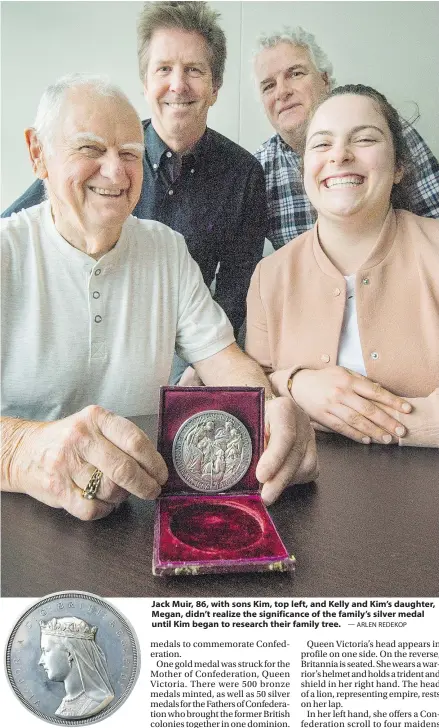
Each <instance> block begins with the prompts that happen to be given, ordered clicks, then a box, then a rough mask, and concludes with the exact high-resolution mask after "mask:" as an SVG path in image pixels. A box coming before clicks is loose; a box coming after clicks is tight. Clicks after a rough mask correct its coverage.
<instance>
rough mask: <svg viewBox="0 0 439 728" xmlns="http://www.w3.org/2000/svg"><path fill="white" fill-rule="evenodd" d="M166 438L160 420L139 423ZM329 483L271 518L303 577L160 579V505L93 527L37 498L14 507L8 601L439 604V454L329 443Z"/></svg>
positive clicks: (323, 480)
mask: <svg viewBox="0 0 439 728" xmlns="http://www.w3.org/2000/svg"><path fill="white" fill-rule="evenodd" d="M135 421H136V422H137V423H138V424H140V425H141V426H142V427H143V428H144V429H145V430H146V431H147V432H148V434H149V435H150V436H152V437H154V436H155V429H156V418H151V417H149V418H146V417H145V418H137V419H136V420H135ZM318 448H319V455H320V476H319V478H318V481H317V483H311V484H308V485H301V486H295V487H291V488H289V489H288V490H287V491H286V492H285V493H284V494H283V495H282V497H281V498H280V499H279V501H278V502H277V503H275V504H274V505H273V506H272V507H271V508H270V512H271V515H272V517H273V519H274V522H275V523H276V526H277V528H278V530H279V532H280V534H281V536H282V538H283V540H284V542H285V544H286V546H287V548H288V550H289V552H290V553H294V554H295V556H296V558H297V568H296V572H295V573H293V574H282V573H266V574H265V573H264V574H230V575H224V576H214V575H209V576H198V577H172V578H160V577H154V576H152V573H151V559H152V541H153V524H154V504H153V503H151V502H144V501H140V500H137V499H135V498H134V497H132V498H130V499H129V500H128V501H127V503H126V504H125V505H124V506H122V508H121V509H120V510H119V512H118V513H115V514H113V515H111V516H109V517H108V518H105V519H103V520H101V521H95V522H81V521H78V520H77V519H75V518H73V516H70V515H69V514H66V513H65V512H63V511H60V510H55V509H52V508H49V507H48V506H45V505H43V504H42V503H39V502H37V501H35V500H33V499H31V498H29V497H28V496H23V495H19V494H12V493H5V494H3V498H2V547H3V548H2V595H3V596H5V597H24V596H26V597H28V596H32V597H40V596H43V595H45V594H49V593H51V592H55V591H62V590H69V589H79V590H83V591H89V592H93V593H96V594H99V595H101V596H104V597H105V596H110V597H116V596H117V597H168V596H172V597H178V596H187V597H190V596H194V597H201V596H203V597H204V596H206V597H208V596H212V597H215V596H219V595H220V596H229V597H230V596H236V597H245V596H257V597H264V596H265V597H276V596H279V597H280V596H289V597H296V596H298V597H313V596H315V597H325V596H332V597H337V596H346V597H350V596H357V597H362V596H364V597H366V596H368V597H385V596H396V597H415V596H418V597H433V596H436V597H437V596H439V576H438V564H439V451H438V450H429V449H424V448H398V447H395V446H390V447H385V446H383V447H381V446H361V445H357V444H355V443H353V442H351V441H349V440H345V439H343V438H341V437H337V436H335V435H334V436H331V435H321V436H319V443H318Z"/></svg>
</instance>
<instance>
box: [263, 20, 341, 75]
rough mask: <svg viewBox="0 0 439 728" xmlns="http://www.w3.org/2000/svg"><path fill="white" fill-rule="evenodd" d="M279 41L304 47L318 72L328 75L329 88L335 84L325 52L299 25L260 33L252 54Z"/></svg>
mask: <svg viewBox="0 0 439 728" xmlns="http://www.w3.org/2000/svg"><path fill="white" fill-rule="evenodd" d="M279 43H291V45H295V46H300V47H301V48H306V50H307V51H308V53H309V55H310V58H311V60H312V62H313V63H314V65H315V67H316V68H317V70H318V72H319V73H326V74H327V76H328V82H329V90H332V89H333V88H334V86H336V83H337V82H336V80H335V77H334V75H333V72H334V69H333V66H332V63H331V61H330V60H329V58H328V56H327V55H326V53H325V52H324V51H323V50H322V49H321V48H320V46H319V45H318V44H317V42H316V40H315V36H314V35H313V34H312V33H308V32H307V31H306V30H304V29H303V28H302V27H301V26H300V25H298V26H297V27H296V28H290V27H289V26H285V27H284V28H283V29H282V30H281V31H279V32H277V33H273V34H271V35H265V34H263V35H261V36H260V37H259V38H258V41H257V48H256V50H255V52H254V56H257V55H258V54H259V53H260V52H261V51H262V50H264V49H265V48H275V47H276V46H277V45H278V44H279Z"/></svg>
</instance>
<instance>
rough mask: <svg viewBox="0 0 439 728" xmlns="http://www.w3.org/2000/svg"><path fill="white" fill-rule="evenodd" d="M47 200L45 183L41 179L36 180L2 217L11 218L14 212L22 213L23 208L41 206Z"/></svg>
mask: <svg viewBox="0 0 439 728" xmlns="http://www.w3.org/2000/svg"><path fill="white" fill-rule="evenodd" d="M45 199H46V190H45V187H44V183H43V181H42V180H41V179H37V180H35V182H34V183H33V184H31V186H30V187H28V189H27V190H26V192H23V194H22V195H21V197H18V198H17V199H16V200H15V202H13V203H12V205H10V206H9V207H8V208H7V210H5V211H4V212H2V214H1V216H2V217H11V215H12V214H13V213H14V212H20V210H23V208H27V207H33V206H34V205H39V204H40V202H43V201H44V200H45Z"/></svg>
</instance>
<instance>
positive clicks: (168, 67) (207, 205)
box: [2, 2, 267, 381]
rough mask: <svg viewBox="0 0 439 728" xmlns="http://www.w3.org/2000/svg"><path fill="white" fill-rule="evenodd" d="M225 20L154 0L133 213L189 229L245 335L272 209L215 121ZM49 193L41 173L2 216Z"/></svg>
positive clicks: (144, 31) (145, 15)
mask: <svg viewBox="0 0 439 728" xmlns="http://www.w3.org/2000/svg"><path fill="white" fill-rule="evenodd" d="M218 17H219V16H218V13H215V12H214V11H213V10H211V9H210V8H209V7H208V6H207V3H204V2H184V3H183V2H153V3H145V6H144V9H143V11H142V13H141V15H140V18H139V22H138V55H139V70H140V77H141V79H142V83H143V85H144V90H145V97H146V100H147V101H148V104H149V106H150V109H151V119H150V120H147V121H145V122H143V126H144V134H145V136H144V138H145V151H146V153H145V160H144V177H143V188H142V194H141V197H140V200H139V202H138V204H137V206H136V208H135V209H134V212H133V214H134V215H136V216H137V217H139V218H150V219H154V220H159V221H160V222H163V223H165V224H166V225H169V227H171V228H173V229H174V230H177V231H178V232H180V233H182V234H183V235H184V237H185V240H186V243H187V245H188V248H189V251H190V253H191V255H192V257H193V258H194V259H195V260H196V261H197V263H198V264H199V266H200V269H201V272H202V274H203V278H204V281H205V283H206V284H207V285H208V286H210V285H211V284H212V282H213V281H214V280H215V294H214V298H215V300H216V301H217V302H218V303H219V304H220V306H222V308H223V309H224V310H225V312H226V314H227V316H228V317H229V319H230V321H231V323H232V325H233V328H234V331H235V335H237V333H238V331H239V328H240V326H241V324H242V323H243V320H244V317H245V298H246V294H247V289H248V286H249V283H250V277H251V274H252V272H253V270H254V268H255V266H256V263H257V262H258V260H259V259H260V258H261V257H262V250H263V245H264V239H265V235H266V232H267V213H266V199H265V182H264V175H263V171H262V167H261V165H260V164H259V162H258V161H257V160H255V158H254V157H253V155H251V154H250V153H249V152H247V151H246V150H244V149H243V148H242V147H240V146H238V145H237V144H235V143H234V142H232V141H230V140H229V139H227V138H226V137H224V136H222V135H221V134H219V133H218V132H216V131H213V130H212V129H208V128H206V122H207V114H208V110H209V108H210V106H212V105H213V104H214V103H215V101H216V98H217V94H218V90H219V88H220V87H221V84H222V80H223V72H224V64H225V59H226V39H225V35H224V32H223V31H222V29H221V28H220V27H219V26H218V23H217V19H218ZM43 197H44V186H43V183H42V181H41V180H37V181H36V182H35V183H34V184H33V185H32V186H31V187H30V188H29V189H28V190H27V191H26V192H25V193H24V195H22V196H21V197H20V198H19V199H18V200H16V201H15V202H14V203H13V205H11V207H9V208H8V210H6V211H5V212H4V213H3V215H2V217H8V216H10V215H11V214H12V213H13V212H17V211H19V210H21V209H22V208H23V207H30V206H32V205H36V204H38V203H39V202H41V201H42V199H43ZM218 266H219V269H218V272H217V268H218ZM215 274H216V278H215ZM173 379H174V381H176V380H177V379H178V375H176V374H175V373H174V377H173Z"/></svg>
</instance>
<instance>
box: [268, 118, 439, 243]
mask: <svg viewBox="0 0 439 728" xmlns="http://www.w3.org/2000/svg"><path fill="white" fill-rule="evenodd" d="M403 130H404V136H405V140H406V142H407V145H408V148H409V151H410V154H411V159H412V162H413V168H414V174H413V175H412V182H411V184H410V187H409V189H408V193H409V195H410V198H411V202H412V212H414V213H415V214H416V215H421V216H422V217H437V218H439V162H438V161H437V159H436V158H435V157H434V156H433V154H432V152H431V150H430V149H429V148H428V146H427V145H426V143H425V142H424V140H423V139H422V137H421V136H420V135H419V134H418V132H417V131H416V129H414V128H413V127H412V126H411V125H410V124H409V123H408V122H405V123H404V127H403ZM255 157H256V158H257V159H258V160H259V161H260V163H261V164H262V167H263V169H264V172H265V185H266V188H267V198H268V217H269V229H268V235H267V237H268V238H269V240H270V241H271V243H272V245H273V248H275V250H277V249H278V248H281V247H282V245H285V243H288V241H289V240H291V239H292V238H296V237H297V236H298V235H301V234H302V233H304V232H306V230H309V228H311V227H312V226H313V225H314V223H315V221H316V217H317V214H316V211H315V209H314V208H313V206H312V205H311V203H310V201H309V200H308V198H307V196H306V193H305V190H304V187H303V182H302V173H301V161H302V160H301V157H300V155H299V154H297V153H296V152H294V151H293V150H292V149H291V147H290V146H288V144H287V143H286V142H284V141H283V139H282V138H281V137H280V136H279V134H274V135H273V136H272V137H270V139H268V140H267V141H266V142H265V143H264V144H263V145H262V146H261V147H259V149H258V150H257V152H256V153H255Z"/></svg>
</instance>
